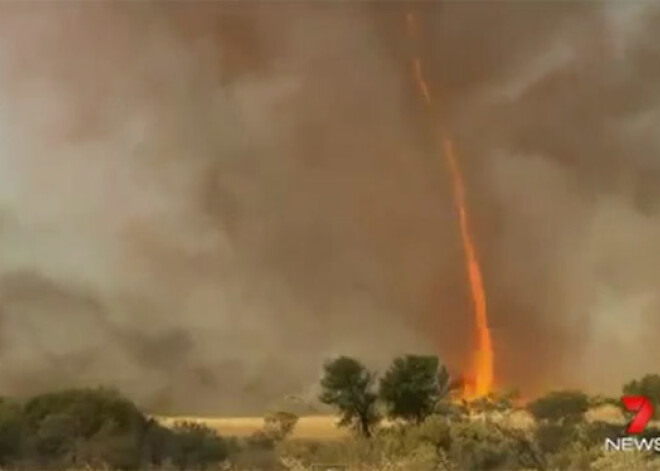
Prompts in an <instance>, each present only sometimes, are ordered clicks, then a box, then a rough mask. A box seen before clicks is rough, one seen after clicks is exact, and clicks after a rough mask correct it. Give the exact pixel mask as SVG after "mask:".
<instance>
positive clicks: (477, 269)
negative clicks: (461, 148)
mask: <svg viewBox="0 0 660 471" xmlns="http://www.w3.org/2000/svg"><path fill="white" fill-rule="evenodd" d="M406 23H407V28H408V33H409V34H410V35H411V36H412V37H413V38H417V37H418V35H419V25H418V23H417V19H416V17H415V15H414V14H413V13H408V14H407V15H406ZM412 69H413V75H414V78H415V83H416V84H417V88H418V89H419V92H420V93H421V95H422V97H423V98H424V103H425V104H426V106H427V107H431V106H432V104H433V103H432V101H431V92H430V89H429V85H428V83H427V81H426V79H425V78H424V74H423V72H422V61H421V59H420V58H419V57H413V58H412ZM442 134H443V135H444V137H443V145H442V151H443V153H444V156H445V159H446V161H447V164H448V166H449V171H450V175H451V179H452V185H453V197H454V204H455V205H456V211H457V213H458V219H459V229H460V236H461V242H462V245H463V251H464V252H465V263H466V268H467V272H468V280H469V283H470V292H471V295H472V301H473V304H474V317H475V329H476V347H475V350H474V351H473V357H472V371H471V377H472V380H471V381H469V382H466V383H465V385H464V386H463V394H462V395H463V398H464V399H468V400H470V399H474V398H478V397H483V396H486V395H488V394H489V393H490V392H491V391H492V387H493V379H494V375H493V363H494V354H493V343H492V339H491V335H490V330H489V327H488V315H487V308H486V292H485V290H484V286H483V279H482V275H481V266H480V264H479V258H478V256H477V251H476V248H475V245H474V241H473V240H472V235H471V232H470V226H469V217H468V211H467V202H466V191H465V184H464V181H463V175H462V173H461V169H460V167H459V165H458V160H457V158H456V153H455V150H454V144H453V141H452V139H451V137H450V136H449V133H447V132H446V131H445V132H443V133H442Z"/></svg>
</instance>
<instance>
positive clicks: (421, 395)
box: [379, 355, 449, 423]
mask: <svg viewBox="0 0 660 471" xmlns="http://www.w3.org/2000/svg"><path fill="white" fill-rule="evenodd" d="M448 384H449V375H448V373H447V370H446V369H445V368H444V367H443V368H442V370H440V371H439V362H438V358H437V357H434V356H422V355H405V356H402V357H399V358H395V359H394V361H393V362H392V365H391V366H390V368H389V369H388V370H387V372H386V373H385V376H383V378H381V380H380V389H379V396H380V398H381V400H382V401H383V402H384V403H385V405H386V406H387V409H388V416H389V417H391V418H393V419H404V420H407V421H414V422H416V423H421V422H422V421H424V419H425V418H426V417H427V416H428V415H429V414H431V413H432V412H433V410H434V408H435V405H436V403H437V401H438V400H439V399H440V397H441V396H442V395H443V394H445V393H446V391H447V390H448Z"/></svg>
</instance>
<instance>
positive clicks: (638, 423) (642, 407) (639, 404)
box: [605, 396, 660, 452]
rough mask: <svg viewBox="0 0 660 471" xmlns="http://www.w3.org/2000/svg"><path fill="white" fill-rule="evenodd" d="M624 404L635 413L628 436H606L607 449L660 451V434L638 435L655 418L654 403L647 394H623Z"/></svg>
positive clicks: (629, 410) (628, 428)
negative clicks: (652, 435)
mask: <svg viewBox="0 0 660 471" xmlns="http://www.w3.org/2000/svg"><path fill="white" fill-rule="evenodd" d="M621 402H623V406H624V407H625V409H626V410H627V411H628V412H632V413H634V414H635V415H634V416H633V418H632V420H631V421H630V423H629V424H628V427H626V433H627V434H628V435H629V436H627V437H619V438H606V439H605V449H606V450H616V451H632V450H638V451H656V452H660V436H658V437H641V438H640V437H637V436H635V435H640V434H642V433H643V432H644V430H645V429H646V426H647V425H648V423H649V422H650V420H651V419H652V418H653V415H654V413H655V410H654V408H653V403H652V402H651V400H650V399H649V398H648V397H645V396H623V397H622V398H621Z"/></svg>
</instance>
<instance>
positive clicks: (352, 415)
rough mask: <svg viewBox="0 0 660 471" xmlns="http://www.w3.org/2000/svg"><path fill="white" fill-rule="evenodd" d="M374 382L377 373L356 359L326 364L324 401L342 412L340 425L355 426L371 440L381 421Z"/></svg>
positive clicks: (322, 382) (354, 427) (343, 358)
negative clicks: (373, 431) (377, 409)
mask: <svg viewBox="0 0 660 471" xmlns="http://www.w3.org/2000/svg"><path fill="white" fill-rule="evenodd" d="M374 379H375V378H374V374H373V373H372V372H370V371H369V370H367V368H366V367H365V366H364V365H363V364H362V363H360V362H359V361H357V360H355V359H353V358H349V357H345V356H342V357H339V358H336V359H334V360H331V361H328V362H326V363H325V364H324V365H323V378H322V379H321V388H322V392H321V394H320V395H319V399H320V401H321V402H323V403H324V404H328V405H331V406H333V407H335V408H336V409H337V410H338V411H339V414H340V415H341V420H340V422H339V425H340V426H343V427H351V428H353V429H354V430H357V431H358V432H359V433H360V434H362V435H363V436H365V437H367V438H369V437H371V434H372V430H373V427H374V426H375V425H376V424H377V423H378V421H379V420H380V417H379V416H378V413H377V411H376V399H377V395H376V393H375V392H374V391H373V383H374Z"/></svg>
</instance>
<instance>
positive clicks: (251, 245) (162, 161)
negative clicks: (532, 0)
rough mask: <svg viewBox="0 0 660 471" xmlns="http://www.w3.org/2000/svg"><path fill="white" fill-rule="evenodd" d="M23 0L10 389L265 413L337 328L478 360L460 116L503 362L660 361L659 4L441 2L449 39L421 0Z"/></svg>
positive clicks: (6, 374)
mask: <svg viewBox="0 0 660 471" xmlns="http://www.w3.org/2000/svg"><path fill="white" fill-rule="evenodd" d="M0 8H1V9H2V15H0V98H1V100H0V102H1V103H2V106H1V107H0V120H1V121H0V122H1V125H0V133H1V134H0V138H1V140H0V179H1V181H0V273H1V277H0V301H1V306H2V317H1V319H0V359H1V360H2V361H1V362H0V382H1V383H2V384H3V391H4V392H5V393H7V394H20V393H26V392H33V391H38V390H43V389H46V388H52V387H56V386H65V385H72V384H97V383H105V384H113V385H116V386H118V387H120V388H122V389H124V390H126V391H127V392H129V393H130V394H132V395H133V396H134V397H135V398H137V399H139V400H140V401H141V402H143V403H144V404H146V405H149V406H151V407H152V408H154V409H156V410H160V411H179V412H206V413H247V412H257V411H261V410H263V409H265V408H267V407H269V406H270V405H271V404H272V403H273V401H276V400H278V399H279V398H281V397H283V396H284V395H286V394H305V393H307V392H310V391H311V389H310V388H311V387H312V385H313V384H314V383H315V382H316V379H317V375H318V369H319V365H320V363H321V362H322V360H323V359H324V358H326V357H327V356H328V355H332V354H335V353H347V354H355V355H358V356H360V357H361V358H364V359H365V360H366V361H368V362H369V363H370V364H371V365H374V366H377V367H382V366H383V365H384V364H385V363H386V362H387V361H389V359H390V358H391V356H393V355H395V354H398V353H402V352H409V351H424V352H437V353H439V354H440V355H441V356H442V357H443V359H444V360H445V361H446V362H447V363H449V364H450V365H451V366H452V367H454V368H457V369H462V368H464V367H465V365H466V364H467V355H468V351H469V348H470V345H469V342H470V332H471V330H470V329H471V311H470V304H469V299H468V293H467V287H466V286H465V274H464V267H463V265H462V253H461V246H460V243H459V240H458V238H457V234H456V220H455V214H454V211H453V207H452V202H451V199H450V191H449V180H448V176H447V175H446V173H445V169H444V167H443V165H442V161H441V160H440V159H439V158H438V157H439V156H438V155H437V151H436V150H435V148H434V146H433V143H432V141H431V135H432V133H431V126H430V123H431V122H433V121H438V122H439V121H442V122H444V123H445V124H446V125H448V126H449V127H450V128H451V129H452V130H453V132H454V133H455V136H456V140H457V146H458V149H459V151H460V154H461V158H462V162H463V165H464V171H465V174H466V180H467V184H468V191H469V192H470V195H469V196H470V203H471V208H472V218H473V223H474V226H475V233H476V237H477V241H478V244H479V248H480V253H481V255H482V257H483V262H484V269H485V281H486V288H487V291H488V295H489V299H490V314H491V323H492V324H493V332H494V337H495V342H496V350H497V353H498V357H497V358H496V368H497V373H496V374H497V377H498V381H499V382H500V383H501V384H503V385H519V386H520V387H521V388H522V389H523V390H524V391H528V392H530V393H533V392H536V391H538V390H539V389H542V388H546V387H555V386H557V385H568V384H579V385H581V386H587V387H590V388H592V389H594V390H597V389H602V390H606V391H612V390H613V388H616V387H617V386H618V384H620V383H621V382H622V381H623V380H625V379H628V378H629V377H631V376H633V375H636V374H639V373H642V372H645V371H647V370H652V369H653V367H655V365H654V364H653V362H652V361H651V360H652V358H654V356H655V357H657V354H658V353H659V352H658V350H657V347H656V346H655V343H654V342H653V341H652V340H651V338H650V336H649V334H646V332H648V331H649V330H652V329H650V328H649V323H653V324H654V325H655V328H657V321H656V319H655V317H654V316H653V309H655V308H657V307H658V306H659V303H658V297H657V294H656V292H657V291H658V290H657V289H656V285H657V281H655V277H654V275H656V274H658V273H657V272H658V269H657V268H656V267H657V266H658V265H659V264H658V263H656V262H660V250H659V249H658V247H660V246H659V245H658V244H657V243H655V240H657V235H659V233H660V218H659V217H658V208H659V207H658V206H657V203H658V200H659V199H660V195H659V194H658V192H657V189H656V188H657V186H656V184H657V183H658V180H659V179H658V177H659V176H660V162H659V161H658V159H657V157H656V156H655V153H654V152H656V151H657V144H658V140H657V137H656V136H655V135H654V134H653V130H654V129H653V123H654V122H655V121H656V119H657V116H656V113H657V111H656V110H657V100H658V98H660V97H659V96H658V92H657V90H658V89H657V88H656V86H655V85H654V83H655V82H656V80H655V79H656V78H658V74H660V69H658V67H657V65H656V64H658V63H660V62H658V61H657V59H658V52H659V51H658V46H657V41H655V40H654V34H656V35H657V33H654V31H656V30H657V29H654V25H656V24H657V20H658V17H657V14H656V15H655V16H654V15H653V14H651V13H652V12H651V13H650V12H649V11H647V10H652V9H653V5H650V4H649V5H641V6H636V7H628V6H613V5H606V4H591V3H585V4H581V5H567V4H561V5H557V4H555V3H554V2H553V3H550V2H548V4H544V5H539V4H535V5H523V4H520V3H518V2H516V3H511V4H507V3H498V4H496V5H495V4H493V5H485V4H468V5H462V4H455V3H448V4H435V5H432V4H423V5H419V6H418V11H419V15H420V18H421V19H422V22H421V23H422V26H423V39H421V40H420V43H419V44H411V43H410V41H409V40H408V39H407V38H406V37H405V34H404V31H403V21H402V14H403V12H404V10H403V8H402V7H401V6H400V5H396V4H391V3H388V4H369V3H365V4H345V3H340V4H316V5H304V4H300V3H295V4H288V5H284V4H277V5H275V4H271V5H268V4H251V5H247V6H245V5H242V6H238V5H234V4H210V3H198V4H176V3H166V4H157V3H139V4H124V3H122V4H112V5H110V4H96V5H83V4H77V3H72V4H48V5H46V4H40V5H37V4H22V5H19V4H6V5H2V6H1V7H0ZM413 48H414V49H418V48H421V50H422V57H423V61H424V63H425V64H427V68H428V74H429V76H430V77H431V80H430V82H431V86H432V88H433V89H434V91H435V93H437V94H438V95H439V96H442V100H441V103H442V105H441V106H440V105H438V107H437V108H438V109H437V113H436V116H432V117H429V116H428V115H426V114H425V113H422V111H421V107H420V106H419V105H420V103H419V99H418V97H417V96H416V95H415V90H414V88H413V84H412V83H411V79H410V77H409V64H408V62H407V61H408V60H409V53H410V51H411V49H413ZM623 326H625V328H624V327H623ZM654 349H655V350H654ZM597 365H600V367H598V368H597V367H596V366H597ZM603 365H608V367H607V368H604V367H603ZM605 372H606V373H607V374H605Z"/></svg>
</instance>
